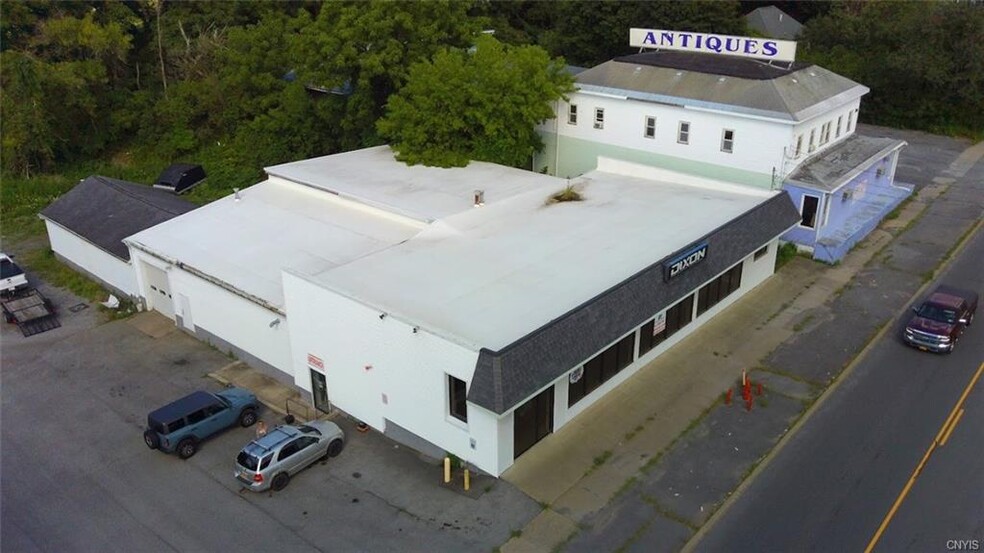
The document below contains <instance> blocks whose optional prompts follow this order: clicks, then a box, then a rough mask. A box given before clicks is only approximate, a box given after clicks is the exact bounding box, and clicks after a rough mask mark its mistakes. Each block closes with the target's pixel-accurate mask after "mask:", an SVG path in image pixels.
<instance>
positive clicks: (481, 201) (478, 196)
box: [475, 190, 485, 207]
mask: <svg viewBox="0 0 984 553" xmlns="http://www.w3.org/2000/svg"><path fill="white" fill-rule="evenodd" d="M483 205H485V191H484V190H476V191H475V207H482V206H483Z"/></svg>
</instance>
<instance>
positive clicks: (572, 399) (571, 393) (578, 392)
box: [567, 368, 584, 407]
mask: <svg viewBox="0 0 984 553" xmlns="http://www.w3.org/2000/svg"><path fill="white" fill-rule="evenodd" d="M581 370H582V373H581V378H580V379H579V380H578V381H577V382H573V383H571V382H570V380H568V386H567V406H568V407H570V406H571V405H574V404H575V403H577V402H578V401H580V400H581V398H582V397H584V373H583V370H584V369H583V368H582V369H581Z"/></svg>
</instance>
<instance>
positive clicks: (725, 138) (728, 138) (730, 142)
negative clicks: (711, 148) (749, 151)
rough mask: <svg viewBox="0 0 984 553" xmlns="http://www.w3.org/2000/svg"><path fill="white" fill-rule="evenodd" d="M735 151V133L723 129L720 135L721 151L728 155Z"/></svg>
mask: <svg viewBox="0 0 984 553" xmlns="http://www.w3.org/2000/svg"><path fill="white" fill-rule="evenodd" d="M734 149H735V131H733V130H731V129H724V132H723V133H721V151H722V152H725V153H728V154H730V153H731V152H733V151H734Z"/></svg>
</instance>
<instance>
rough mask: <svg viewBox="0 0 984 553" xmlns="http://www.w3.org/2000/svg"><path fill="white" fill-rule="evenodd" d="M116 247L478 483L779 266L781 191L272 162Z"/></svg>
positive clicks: (388, 155)
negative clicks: (448, 457) (568, 190)
mask: <svg viewBox="0 0 984 553" xmlns="http://www.w3.org/2000/svg"><path fill="white" fill-rule="evenodd" d="M267 174H268V177H267V179H266V180H265V181H264V182H262V183H260V184H257V185H255V186H252V187H250V188H247V189H245V190H243V191H241V192H239V193H237V194H236V195H233V196H229V197H226V198H224V199H222V200H219V201H217V202H214V203H212V204H209V205H207V206H204V207H202V208H199V209H196V210H195V211H192V212H190V213H187V214H186V215H183V216H180V217H176V218H174V219H172V220H170V221H167V222H164V223H162V224H160V225H157V226H155V227H152V228H149V229H147V230H144V231H142V232H139V233H137V234H135V235H133V236H131V237H129V238H127V239H126V243H127V244H128V246H129V247H130V251H131V257H132V259H133V261H134V270H135V272H136V280H137V282H138V285H139V288H140V290H141V296H142V297H143V298H145V299H146V304H147V306H148V307H149V308H152V309H155V310H157V311H160V312H161V313H163V314H165V315H167V316H169V317H171V318H173V319H174V320H175V321H176V323H177V324H178V325H180V326H181V327H182V328H184V329H185V330H187V331H188V332H191V333H193V334H196V335H197V336H199V337H201V338H202V339H205V340H208V341H210V342H212V343H215V344H216V345H218V346H220V347H222V348H224V349H229V350H231V351H235V352H236V353H237V354H239V355H240V356H242V357H244V358H245V359H246V360H247V361H249V362H251V363H253V364H254V365H255V366H257V367H260V368H263V369H265V370H266V371H267V372H269V373H271V374H273V375H275V376H277V377H278V378H280V379H281V380H283V381H285V382H288V383H291V384H293V385H296V386H297V387H298V388H300V389H301V390H303V391H305V392H306V393H307V394H310V395H309V397H310V398H311V400H312V401H313V403H314V404H315V406H316V407H318V408H319V409H321V410H324V411H328V410H329V409H330V408H331V407H337V408H339V409H341V410H342V411H345V412H346V413H348V414H350V415H352V416H354V417H356V418H358V419H359V420H362V421H364V422H366V423H368V424H369V425H371V426H372V427H374V428H376V429H378V430H380V431H382V432H384V433H386V434H388V435H390V436H392V437H393V438H394V439H396V440H399V441H402V442H404V443H408V444H410V445H413V446H415V447H417V448H418V449H420V450H422V451H425V452H427V453H431V454H433V455H438V454H443V453H444V452H450V453H452V454H454V455H456V456H458V457H460V458H461V459H464V460H465V461H467V462H469V463H471V464H472V465H473V466H475V467H477V468H479V469H481V470H483V471H485V472H488V473H490V474H493V475H499V474H501V473H502V472H503V471H504V470H505V469H507V468H508V467H509V466H510V465H511V464H512V463H513V460H514V459H515V458H516V457H518V456H519V455H520V454H522V453H523V452H524V451H526V450H528V449H529V448H530V447H532V446H533V445H534V444H535V443H536V442H537V441H539V440H540V439H541V438H543V437H544V436H545V435H546V434H548V433H550V432H552V431H554V430H555V429H557V428H559V427H561V426H563V425H564V424H566V423H567V422H569V421H570V420H571V419H572V418H574V417H576V416H577V415H578V414H579V413H581V412H582V411H584V410H585V408H587V407H588V406H589V405H590V404H591V403H593V402H594V401H596V400H597V399H598V398H600V397H602V396H603V395H604V394H605V393H607V392H608V391H610V390H611V389H612V388H614V387H615V386H617V385H618V384H620V383H621V382H624V381H626V380H627V379H629V378H630V377H631V376H632V374H633V373H634V372H635V371H637V370H638V369H639V368H640V367H642V366H643V365H644V364H645V363H647V362H648V361H650V360H651V359H653V358H654V357H655V356H657V355H659V353H660V352H662V351H664V350H665V349H666V348H668V347H670V346H671V345H672V344H673V343H675V342H677V341H678V340H680V339H681V338H682V337H684V336H686V335H687V334H689V333H690V332H692V331H693V329H695V328H697V327H698V326H699V325H700V324H702V323H703V322H705V321H707V320H708V319H709V318H711V317H713V316H714V314H715V313H717V312H719V311H720V310H721V309H723V308H725V307H726V306H727V305H728V304H730V303H732V302H734V301H736V300H737V299H738V298H740V297H741V295H743V294H744V293H746V292H747V291H748V290H750V289H752V288H754V287H755V286H756V285H758V284H759V283H761V282H762V281H763V280H765V279H766V278H767V277H768V276H770V275H771V274H772V272H773V267H774V261H775V253H776V249H777V241H778V238H779V236H780V235H781V234H783V233H784V232H786V231H787V230H788V229H789V228H791V227H792V226H794V225H795V224H796V222H797V221H798V220H799V216H798V215H797V214H796V212H795V209H794V207H793V205H792V204H791V203H790V201H789V199H788V197H787V196H786V195H785V194H784V193H778V192H774V191H770V190H768V189H756V188H752V187H745V186H735V185H732V184H727V183H722V182H719V181H715V180H712V179H707V178H700V177H694V176H684V177H681V176H680V175H677V174H670V173H668V172H665V171H661V170H659V169H654V168H652V167H647V166H644V165H638V164H633V163H628V162H625V161H615V160H609V159H605V158H601V159H600V160H599V162H598V166H597V168H596V169H595V170H593V171H591V172H588V173H587V174H585V175H583V176H581V177H578V178H576V179H572V180H570V185H571V186H572V187H573V188H574V189H575V190H576V191H578V192H579V193H580V194H581V196H582V200H581V201H571V202H553V201H550V199H549V198H550V197H551V196H552V195H553V194H555V193H557V192H560V191H561V190H563V189H564V188H565V187H566V186H567V185H568V180H567V179H561V178H557V177H552V176H548V175H542V174H538V173H534V172H529V171H522V170H517V169H511V168H507V167H502V166H497V165H493V164H489V163H479V162H473V163H471V164H470V165H469V166H468V167H465V168H459V169H438V168H428V167H420V166H414V167H408V166H406V165H404V164H402V163H400V162H398V161H396V160H395V159H394V157H393V153H392V151H391V150H390V149H389V148H388V147H385V146H382V147H377V148H369V149H365V150H359V151H354V152H348V153H344V154H338V155H333V156H326V157H321V158H315V159H310V160H304V161H298V162H294V163H287V164H284V165H279V166H276V167H271V168H268V169H267Z"/></svg>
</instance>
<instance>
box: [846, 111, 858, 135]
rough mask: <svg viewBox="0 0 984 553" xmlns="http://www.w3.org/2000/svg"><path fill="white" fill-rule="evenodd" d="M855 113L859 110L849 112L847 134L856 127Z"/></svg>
mask: <svg viewBox="0 0 984 553" xmlns="http://www.w3.org/2000/svg"><path fill="white" fill-rule="evenodd" d="M855 111H857V110H853V109H852V110H851V111H849V112H847V132H851V129H852V128H853V127H854V112H855Z"/></svg>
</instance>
